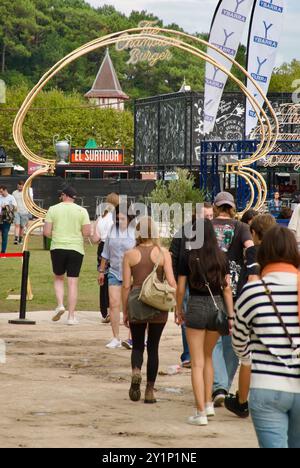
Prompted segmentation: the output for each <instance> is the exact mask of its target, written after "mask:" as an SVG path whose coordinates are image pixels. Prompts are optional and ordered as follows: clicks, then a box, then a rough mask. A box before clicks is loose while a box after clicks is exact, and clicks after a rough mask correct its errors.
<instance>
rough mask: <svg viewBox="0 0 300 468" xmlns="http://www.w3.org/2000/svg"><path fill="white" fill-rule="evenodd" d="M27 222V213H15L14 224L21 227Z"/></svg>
mask: <svg viewBox="0 0 300 468" xmlns="http://www.w3.org/2000/svg"><path fill="white" fill-rule="evenodd" d="M28 222H29V214H28V215H27V214H24V215H22V214H20V213H15V219H14V223H15V224H17V225H18V226H21V227H22V228H23V227H25V226H27V224H28Z"/></svg>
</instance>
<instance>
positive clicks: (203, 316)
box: [184, 296, 226, 331]
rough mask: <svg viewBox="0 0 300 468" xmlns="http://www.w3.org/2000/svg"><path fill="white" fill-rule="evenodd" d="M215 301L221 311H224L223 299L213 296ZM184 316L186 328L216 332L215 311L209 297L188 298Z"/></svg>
mask: <svg viewBox="0 0 300 468" xmlns="http://www.w3.org/2000/svg"><path fill="white" fill-rule="evenodd" d="M215 300H216V303H217V305H218V306H219V307H220V308H221V309H223V310H226V309H225V305H224V300H223V297H221V296H215ZM184 315H185V324H186V326H187V328H194V329H196V330H208V331H217V329H216V325H215V323H216V316H217V311H216V309H215V306H214V304H213V301H212V298H211V297H210V296H190V298H189V302H188V306H187V311H186V313H185V314H184Z"/></svg>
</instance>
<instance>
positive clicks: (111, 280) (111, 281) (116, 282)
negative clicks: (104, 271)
mask: <svg viewBox="0 0 300 468" xmlns="http://www.w3.org/2000/svg"><path fill="white" fill-rule="evenodd" d="M107 279H108V286H122V284H123V282H122V281H120V280H118V278H117V277H116V276H115V275H114V274H113V273H108V275H107Z"/></svg>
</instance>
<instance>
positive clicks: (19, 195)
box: [13, 190, 29, 215]
mask: <svg viewBox="0 0 300 468" xmlns="http://www.w3.org/2000/svg"><path fill="white" fill-rule="evenodd" d="M13 197H14V198H15V200H16V202H17V207H18V208H17V212H18V213H19V214H21V215H28V214H29V212H28V210H27V209H26V206H25V204H24V202H23V195H22V192H19V190H15V191H14V192H13Z"/></svg>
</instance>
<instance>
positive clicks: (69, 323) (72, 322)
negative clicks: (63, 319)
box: [67, 318, 79, 325]
mask: <svg viewBox="0 0 300 468" xmlns="http://www.w3.org/2000/svg"><path fill="white" fill-rule="evenodd" d="M78 324H79V320H77V319H75V318H74V319H68V320H67V325H78Z"/></svg>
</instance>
